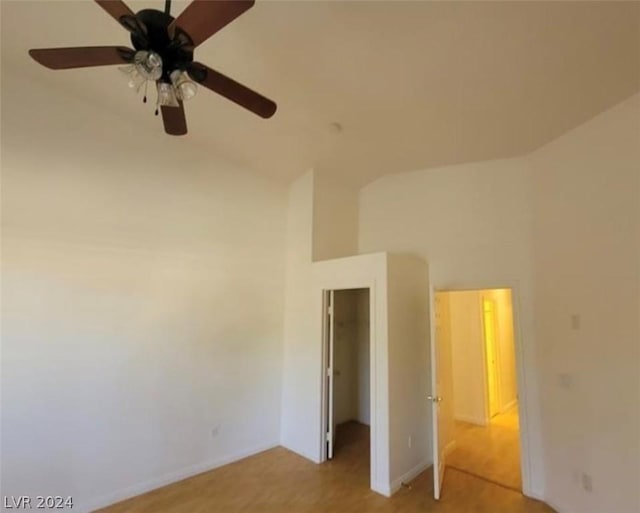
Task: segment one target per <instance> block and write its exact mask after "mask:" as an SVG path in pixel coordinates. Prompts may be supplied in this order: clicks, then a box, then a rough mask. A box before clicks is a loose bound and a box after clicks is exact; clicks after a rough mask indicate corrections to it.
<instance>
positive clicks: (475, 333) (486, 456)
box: [434, 288, 524, 492]
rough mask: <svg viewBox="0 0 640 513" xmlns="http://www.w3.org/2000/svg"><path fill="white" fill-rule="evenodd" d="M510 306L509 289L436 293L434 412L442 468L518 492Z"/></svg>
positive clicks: (517, 410) (519, 462)
mask: <svg viewBox="0 0 640 513" xmlns="http://www.w3.org/2000/svg"><path fill="white" fill-rule="evenodd" d="M513 304H514V303H513V291H512V289H509V288H501V289H482V290H448V291H446V290H445V291H438V292H435V295H434V315H435V319H436V326H435V333H434V335H435V341H434V344H435V345H436V346H437V351H438V354H437V356H438V359H437V366H438V368H437V369H436V373H437V377H438V383H437V390H438V392H437V399H438V401H439V404H438V408H437V412H436V415H437V417H438V423H439V426H440V429H439V437H440V439H439V440H438V443H439V445H440V447H441V450H439V453H440V454H441V460H442V461H441V463H442V464H443V465H444V466H446V467H448V468H453V469H456V470H458V471H462V472H466V473H469V474H472V475H474V476H476V477H480V478H483V479H485V480H488V481H491V482H493V483H495V484H499V485H501V486H504V487H507V488H510V489H514V490H517V491H520V492H521V491H522V489H523V486H522V475H523V472H522V469H523V467H524V465H523V457H522V451H521V447H522V445H521V439H522V437H521V432H520V422H519V420H520V411H521V408H522V405H521V404H520V403H519V393H518V367H517V364H516V354H517V348H518V345H517V342H518V341H517V339H516V329H515V328H514V308H513ZM440 474H441V479H440V483H439V486H441V483H442V476H443V475H444V470H443V469H442V470H441V472H440Z"/></svg>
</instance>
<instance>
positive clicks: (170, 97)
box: [157, 82, 180, 107]
mask: <svg viewBox="0 0 640 513" xmlns="http://www.w3.org/2000/svg"><path fill="white" fill-rule="evenodd" d="M157 84H158V105H162V106H164V107H179V106H180V104H179V103H178V98H177V97H176V92H175V90H174V89H173V85H172V84H169V83H168V82H158V83H157Z"/></svg>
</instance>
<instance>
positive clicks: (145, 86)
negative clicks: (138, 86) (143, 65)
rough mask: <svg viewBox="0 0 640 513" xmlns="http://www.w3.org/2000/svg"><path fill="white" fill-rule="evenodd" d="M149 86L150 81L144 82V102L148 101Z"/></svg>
mask: <svg viewBox="0 0 640 513" xmlns="http://www.w3.org/2000/svg"><path fill="white" fill-rule="evenodd" d="M148 86H149V81H148V80H147V81H145V83H144V96H143V97H142V103H147V87H148Z"/></svg>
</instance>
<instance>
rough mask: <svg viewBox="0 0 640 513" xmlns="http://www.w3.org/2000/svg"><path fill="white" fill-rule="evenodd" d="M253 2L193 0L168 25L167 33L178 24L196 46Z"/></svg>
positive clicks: (252, 0)
mask: <svg viewBox="0 0 640 513" xmlns="http://www.w3.org/2000/svg"><path fill="white" fill-rule="evenodd" d="M254 3H255V0H193V2H191V3H190V4H189V5H188V6H187V8H186V9H185V10H184V11H182V13H181V14H180V16H178V17H177V18H176V19H175V20H173V22H172V23H171V24H170V25H169V29H168V31H169V34H170V35H173V34H175V28H176V26H178V27H180V28H181V29H182V30H183V31H185V32H186V33H187V34H188V35H189V37H190V38H191V41H192V42H193V46H194V47H196V46H198V45H199V44H201V43H203V42H204V41H206V40H207V39H209V38H210V37H211V36H212V35H213V34H215V33H216V32H218V30H220V29H221V28H223V27H224V26H225V25H227V24H229V23H231V22H232V21H233V20H235V19H236V18H237V17H238V16H240V15H241V14H242V13H243V12H245V11H246V10H247V9H250V8H251V7H253V4H254Z"/></svg>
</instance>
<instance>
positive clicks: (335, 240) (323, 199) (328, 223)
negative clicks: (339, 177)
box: [312, 172, 358, 262]
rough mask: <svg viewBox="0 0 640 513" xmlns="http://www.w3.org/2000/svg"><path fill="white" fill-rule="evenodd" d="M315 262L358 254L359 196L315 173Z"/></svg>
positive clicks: (351, 189)
mask: <svg viewBox="0 0 640 513" xmlns="http://www.w3.org/2000/svg"><path fill="white" fill-rule="evenodd" d="M312 248H313V249H312V252H313V261H314V262H315V261H318V260H327V259H329V258H341V257H346V256H351V255H355V254H357V253H358V192H357V190H355V189H353V188H351V187H348V186H346V185H344V184H342V183H339V182H337V181H336V180H335V179H331V178H328V177H327V174H326V173H318V172H314V173H313V245H312Z"/></svg>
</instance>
